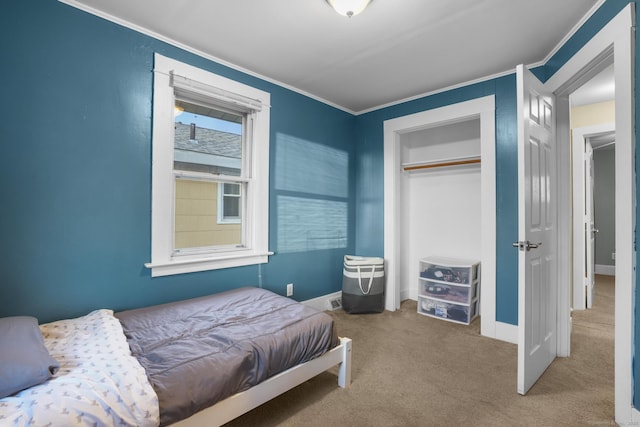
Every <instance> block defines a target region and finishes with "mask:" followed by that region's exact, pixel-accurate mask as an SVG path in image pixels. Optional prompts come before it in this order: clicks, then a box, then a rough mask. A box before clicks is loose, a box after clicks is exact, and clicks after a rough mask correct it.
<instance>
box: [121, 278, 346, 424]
mask: <svg viewBox="0 0 640 427" xmlns="http://www.w3.org/2000/svg"><path fill="white" fill-rule="evenodd" d="M116 317H117V318H118V319H119V320H120V322H121V324H122V327H123V330H124V333H125V336H126V337H127V340H128V342H129V346H130V348H131V353H132V354H133V355H134V356H135V357H136V358H137V359H138V361H139V362H140V364H141V365H142V366H143V367H144V369H145V370H146V373H147V377H148V378H149V382H150V383H151V385H152V386H153V388H154V390H155V392H156V394H157V395H158V401H159V406H160V425H169V424H171V423H174V422H177V421H179V420H182V419H184V418H187V417H189V416H190V415H192V414H194V413H195V412H198V411H200V410H202V409H204V408H206V407H208V406H211V405H213V404H214V403H216V402H218V401H220V400H223V399H225V398H226V397H229V396H231V395H233V394H235V393H238V392H241V391H244V390H247V389H248V388H250V387H252V386H254V385H256V384H258V383H260V382H261V381H263V380H265V379H267V378H269V377H271V376H273V375H275V374H278V373H280V372H282V371H284V370H286V369H288V368H290V367H293V366H295V365H297V364H300V363H303V362H306V361H309V360H311V359H314V358H316V357H318V356H321V355H322V354H324V353H325V352H327V351H328V350H330V349H331V348H333V347H335V346H336V345H337V344H338V337H337V333H336V330H335V326H334V323H333V320H332V319H331V317H330V316H328V315H327V314H326V313H323V312H320V311H317V310H315V309H313V308H311V307H308V306H305V305H303V304H300V303H298V302H295V301H293V300H291V299H289V298H285V297H282V296H280V295H277V294H274V293H273V292H270V291H267V290H264V289H257V288H242V289H236V290H233V291H229V292H224V293H220V294H215V295H212V296H206V297H201V298H196V299H191V300H186V301H180V302H175V303H169V304H164V305H158V306H153V307H148V308H142V309H136V310H129V311H123V312H119V313H116Z"/></svg>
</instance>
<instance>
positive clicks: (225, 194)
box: [218, 183, 241, 224]
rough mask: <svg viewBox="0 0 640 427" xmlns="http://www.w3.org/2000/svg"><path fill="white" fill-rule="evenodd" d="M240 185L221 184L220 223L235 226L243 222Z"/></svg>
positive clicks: (219, 194)
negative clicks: (234, 224)
mask: <svg viewBox="0 0 640 427" xmlns="http://www.w3.org/2000/svg"><path fill="white" fill-rule="evenodd" d="M240 188H241V185H240V184H232V183H221V184H219V186H218V223H219V224H233V223H239V222H241V216H240V202H241V199H240Z"/></svg>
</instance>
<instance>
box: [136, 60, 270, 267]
mask: <svg viewBox="0 0 640 427" xmlns="http://www.w3.org/2000/svg"><path fill="white" fill-rule="evenodd" d="M178 79H179V80H182V81H188V82H192V83H194V84H195V89H194V90H197V91H198V92H199V93H200V94H206V95H207V96H211V97H212V99H215V100H219V101H224V102H226V103H228V104H238V105H244V106H246V105H247V103H249V104H251V105H252V108H255V111H254V112H252V113H251V114H250V116H251V117H252V119H253V120H252V122H253V123H252V126H251V128H250V129H249V130H248V131H249V132H252V137H251V138H247V141H250V144H251V146H250V147H248V151H247V152H246V153H245V152H243V158H244V157H245V155H246V156H247V160H248V161H247V162H246V163H244V165H243V167H246V168H247V169H246V171H245V172H246V175H245V176H246V180H247V185H246V189H247V190H246V193H245V194H243V195H244V196H245V200H244V203H245V204H246V206H244V213H245V217H243V221H244V224H243V226H244V227H245V233H246V234H245V247H242V248H228V249H220V248H215V249H212V250H210V251H195V252H194V253H192V254H188V255H178V254H176V253H175V252H174V250H173V246H174V244H173V243H174V226H175V225H174V224H175V221H174V196H175V177H174V170H173V137H174V105H175V93H174V86H173V85H174V84H176V83H175V82H176V80H178ZM269 119H270V94H269V93H267V92H264V91H261V90H259V89H256V88H254V87H251V86H247V85H245V84H242V83H239V82H236V81H234V80H230V79H228V78H225V77H222V76H219V75H217V74H213V73H211V72H209V71H205V70H202V69H200V68H196V67H193V66H190V65H187V64H184V63H182V62H180V61H176V60H174V59H171V58H167V57H165V56H162V55H159V54H157V53H156V54H155V67H154V84H153V149H152V161H153V165H152V190H151V262H150V263H146V264H145V266H146V267H147V268H150V269H151V276H152V277H157V276H167V275H172V274H182V273H190V272H196V271H206V270H215V269H220V268H229V267H239V266H243V265H252V264H263V263H266V262H268V255H271V253H270V252H269V250H268V245H269Z"/></svg>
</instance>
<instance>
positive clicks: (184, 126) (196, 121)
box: [173, 99, 243, 176]
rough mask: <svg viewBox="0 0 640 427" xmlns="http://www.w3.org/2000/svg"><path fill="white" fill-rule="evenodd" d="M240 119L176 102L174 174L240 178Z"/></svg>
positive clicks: (184, 102)
mask: <svg viewBox="0 0 640 427" xmlns="http://www.w3.org/2000/svg"><path fill="white" fill-rule="evenodd" d="M242 123H243V116H242V115H239V114H236V113H231V112H227V111H223V110H221V109H220V110H219V109H215V108H211V107H205V106H202V105H198V104H195V103H191V102H187V101H184V100H179V99H177V100H176V104H175V119H174V126H175V134H174V151H173V155H174V162H173V167H174V169H175V170H181V171H191V172H207V173H215V174H224V175H232V176H240V174H241V165H242V128H243V126H242Z"/></svg>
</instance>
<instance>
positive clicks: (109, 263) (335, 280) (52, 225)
mask: <svg viewBox="0 0 640 427" xmlns="http://www.w3.org/2000/svg"><path fill="white" fill-rule="evenodd" d="M0 36H1V37H0V40H2V54H3V61H2V62H3V65H2V67H0V77H2V81H3V82H4V84H3V91H2V93H3V95H2V102H1V103H0V117H2V121H1V125H0V126H1V130H2V131H1V134H2V156H1V157H0V158H1V159H2V160H1V163H2V167H0V200H1V202H0V203H1V204H0V206H1V207H0V212H1V213H0V236H2V237H1V244H0V316H8V315H34V316H37V317H38V318H39V320H40V321H41V322H45V321H50V320H54V319H58V318H63V317H72V316H76V315H81V314H85V313H87V312H88V311H90V310H92V309H95V308H103V307H106V308H112V309H115V310H121V309H126V308H131V307H138V306H146V305H152V304H156V303H161V302H166V301H172V300H177V299H184V298H189V297H195V296H200V295H204V294H209V293H213V292H217V291H221V290H225V289H230V288H234V287H238V286H244V285H254V286H255V285H257V284H258V266H249V267H239V268H232V269H227V270H219V271H212V272H203V273H192V274H183V275H178V276H169V277H161V278H151V277H150V271H149V270H148V269H146V268H145V267H144V266H143V264H144V263H145V262H149V261H150V257H151V246H150V239H151V236H150V233H151V222H150V221H151V129H152V121H151V111H152V108H151V107H152V72H151V71H152V69H153V55H154V52H158V53H161V54H162V55H165V56H168V57H172V58H175V59H178V60H181V61H184V62H186V63H189V64H191V65H194V66H197V67H200V68H203V69H207V70H210V71H212V72H215V73H218V74H221V75H224V76H226V77H229V78H233V79H235V80H238V81H241V82H243V83H246V84H249V85H253V86H255V87H257V88H259V89H262V90H265V91H269V92H271V104H272V108H271V158H272V159H273V158H274V157H275V152H276V150H286V148H287V147H286V144H287V141H290V140H296V141H306V142H309V143H311V144H315V145H317V146H325V147H327V149H328V150H333V151H335V152H339V153H342V155H343V156H344V157H346V158H347V159H348V160H347V161H348V166H347V168H348V170H346V171H341V173H340V176H341V177H342V179H343V180H345V181H347V182H344V184H343V185H344V188H346V189H347V191H346V194H344V195H343V196H342V197H341V198H340V200H339V202H340V203H342V204H343V205H345V204H346V206H347V216H348V218H347V221H348V236H347V238H346V242H347V243H346V244H343V245H342V246H344V247H340V248H337V249H327V250H311V251H304V250H296V251H289V252H286V251H283V252H282V253H281V252H280V251H279V249H280V248H278V247H277V246H278V242H277V233H278V224H279V219H280V218H278V216H277V208H278V200H279V199H278V197H279V196H280V195H282V194H290V193H291V192H290V191H289V192H287V191H286V190H281V189H279V188H276V185H275V178H274V173H273V164H272V171H271V178H270V186H271V190H272V191H271V192H270V249H271V250H273V251H276V255H274V256H272V257H270V262H269V263H268V264H265V265H263V266H262V282H263V286H264V287H265V288H268V289H272V290H274V291H276V292H278V293H280V294H284V292H285V285H286V284H287V283H290V282H293V283H294V284H295V298H296V299H298V300H305V299H309V298H313V297H317V296H320V295H325V294H327V293H331V292H336V291H339V290H340V289H341V281H342V270H341V265H342V263H341V261H342V256H343V255H344V254H346V253H353V251H354V241H355V228H354V220H355V197H354V193H355V185H354V182H355V179H354V175H353V171H354V170H355V167H354V165H355V159H354V153H355V149H354V143H353V141H354V138H355V118H354V117H353V116H352V115H351V114H348V113H345V112H343V111H340V110H338V109H335V108H333V107H330V106H327V105H326V104H323V103H320V102H317V101H315V100H312V99H310V98H308V97H305V96H302V95H299V94H297V93H294V92H292V91H289V90H287V89H284V88H282V87H279V86H277V85H273V84H270V83H267V82H265V81H263V80H260V79H257V78H255V77H252V76H248V75H246V74H243V73H240V72H238V71H235V70H232V69H229V68H226V67H224V66H222V65H220V64H217V63H214V62H212V61H209V60H206V59H203V58H201V57H198V56H195V55H193V54H190V53H187V52H185V51H182V50H180V49H177V48H175V47H172V46H169V45H167V44H165V43H162V42H160V41H157V40H155V39H152V38H149V37H146V36H144V35H141V34H139V33H137V32H134V31H131V30H128V29H126V28H123V27H121V26H118V25H115V24H113V23H110V22H108V21H106V20H103V19H100V18H97V17H94V16H92V15H90V14H87V13H84V12H82V11H79V10H77V9H74V8H72V7H69V6H67V5H64V4H62V3H59V2H57V1H54V0H47V1H42V0H40V1H38V0H25V1H20V2H2V5H1V6H0ZM300 161H304V159H300ZM296 178H299V177H296ZM285 180H286V177H285ZM313 182H314V181H313V178H308V180H307V181H306V183H309V185H311V184H313V188H312V189H311V190H310V191H309V193H308V194H307V193H305V182H303V183H302V184H300V183H298V184H297V186H296V189H297V191H296V194H295V195H296V196H298V197H299V198H300V199H303V200H306V199H309V200H311V201H315V200H323V199H331V197H329V196H327V195H326V194H325V195H323V194H317V193H318V191H317V190H318V185H317V183H313ZM334 199H335V198H334ZM332 200H333V199H332ZM300 220H301V221H306V220H309V218H301V219H300Z"/></svg>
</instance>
